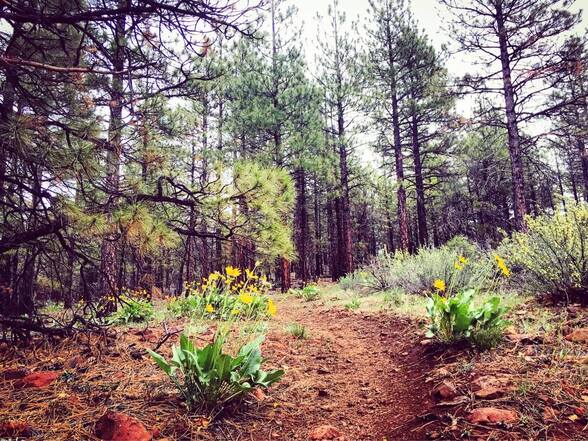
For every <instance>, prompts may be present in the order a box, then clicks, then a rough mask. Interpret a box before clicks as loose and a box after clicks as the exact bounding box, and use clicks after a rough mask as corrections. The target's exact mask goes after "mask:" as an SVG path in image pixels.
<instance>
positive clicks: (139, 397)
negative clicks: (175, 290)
mask: <svg viewBox="0 0 588 441" xmlns="http://www.w3.org/2000/svg"><path fill="white" fill-rule="evenodd" d="M278 308H279V314H278V317H277V319H276V320H277V321H278V326H276V325H275V324H274V326H273V327H272V330H271V331H270V332H269V334H268V336H267V339H266V342H265V343H264V345H263V347H262V350H263V353H264V356H265V357H266V358H267V364H268V366H269V367H272V368H273V367H283V368H284V369H285V370H286V375H285V377H284V379H283V381H281V382H280V383H278V384H277V385H275V386H274V387H272V388H271V390H270V391H269V392H268V394H267V396H263V395H261V394H260V395H258V396H257V398H255V397H250V398H248V399H247V400H246V401H247V402H246V403H245V404H244V405H243V406H241V407H240V408H239V410H238V411H237V412H234V413H231V412H228V413H227V415H225V417H224V418H222V419H219V420H218V421H215V422H213V423H211V424H209V422H208V420H207V419H206V418H203V417H202V416H198V415H190V414H187V413H186V411H185V408H184V407H183V404H182V402H181V400H180V399H179V396H178V394H177V392H176V391H175V390H174V389H173V388H171V387H170V383H169V381H167V379H166V378H165V377H164V375H163V373H162V372H160V371H159V370H158V369H157V368H156V367H155V366H154V365H153V363H152V361H151V359H150V358H149V357H148V356H146V355H145V354H144V352H143V351H142V349H143V348H152V347H153V346H154V345H155V344H156V343H157V342H158V341H159V339H160V338H161V334H162V330H161V329H158V328H150V329H148V330H147V331H146V332H137V331H131V330H120V329H119V330H118V332H117V336H116V338H112V337H109V336H101V337H98V336H91V337H86V336H80V337H78V338H76V339H71V340H67V341H63V342H61V343H60V344H58V345H52V344H49V343H39V344H37V345H36V346H33V347H29V348H26V349H25V348H13V347H11V346H8V345H4V346H3V347H2V349H1V352H0V357H1V361H2V364H1V365H2V368H1V369H0V370H1V371H2V372H4V375H5V378H4V379H3V380H0V429H2V424H4V429H6V428H8V430H12V429H14V430H17V429H19V428H21V429H26V430H24V432H23V435H25V436H26V437H27V439H31V440H35V441H40V440H51V441H66V440H67V441H76V440H97V439H98V438H97V437H96V435H95V433H96V432H95V425H96V422H97V421H98V420H99V419H100V417H101V416H103V415H105V413H106V412H107V411H108V410H112V411H117V412H122V413H124V414H125V415H129V416H131V417H133V418H137V419H138V420H139V421H141V422H142V423H143V424H144V426H145V427H146V429H147V430H148V432H149V433H152V435H153V436H152V437H153V439H154V440H163V439H166V440H177V441H180V440H181V441H183V440H212V439H214V440H292V439H301V440H305V439H346V440H383V439H387V440H388V441H391V440H396V439H398V440H401V439H406V440H411V439H423V438H425V435H424V432H423V430H425V431H426V427H425V428H424V429H422V430H421V429H420V427H421V426H422V425H423V424H424V425H425V426H426V425H427V422H426V420H423V419H421V418H419V416H421V415H428V410H429V407H430V406H431V404H432V401H431V399H430V398H429V389H430V386H429V385H427V384H426V383H425V382H424V379H425V377H426V375H427V373H428V371H429V370H430V368H431V366H430V365H429V364H428V363H429V362H430V361H431V360H430V359H429V358H427V357H424V356H423V355H424V348H423V347H422V346H421V345H419V344H418V341H417V333H416V332H415V331H416V328H415V325H414V324H411V322H410V321H408V320H405V319H399V318H393V317H389V316H385V315H379V314H371V315H363V314H361V313H351V312H347V311H341V310H327V309H323V308H320V307H317V306H316V303H312V302H310V303H304V302H301V301H299V300H294V299H291V298H288V299H284V300H281V301H280V302H279V304H278ZM292 322H298V323H301V324H304V325H305V326H306V328H307V330H308V332H309V334H310V336H309V338H308V339H306V340H298V339H296V338H294V337H293V336H291V335H289V334H288V333H286V332H285V331H284V330H283V329H282V326H279V325H284V326H285V325H286V324H288V323H292ZM175 325H176V326H180V325H181V324H180V323H175ZM211 336H212V332H209V333H208V334H206V335H203V336H200V337H199V339H201V340H202V343H205V341H207V340H210V338H211ZM176 343H177V335H176V336H174V337H172V338H170V339H169V340H168V341H167V342H166V343H165V345H164V346H163V347H162V349H161V350H162V351H163V352H164V353H168V352H169V349H170V348H171V346H172V345H173V344H176ZM23 367H25V368H27V369H28V370H29V371H35V372H41V371H51V372H58V373H59V377H58V378H54V377H55V376H54V375H50V376H49V377H50V378H48V380H49V382H48V384H44V385H43V386H42V387H34V386H30V387H27V386H26V385H23V384H22V378H21V379H20V380H19V379H18V378H19V377H22V375H23V374H24V373H25V372H22V370H21V371H19V369H22V368H23ZM329 426H330V427H329ZM15 433H16V432H15Z"/></svg>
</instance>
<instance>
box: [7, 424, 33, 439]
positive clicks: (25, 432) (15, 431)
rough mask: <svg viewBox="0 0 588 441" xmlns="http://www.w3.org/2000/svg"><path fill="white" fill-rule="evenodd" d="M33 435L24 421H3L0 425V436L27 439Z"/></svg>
mask: <svg viewBox="0 0 588 441" xmlns="http://www.w3.org/2000/svg"><path fill="white" fill-rule="evenodd" d="M32 434H33V429H32V428H31V426H30V425H29V424H28V423H25V422H24V421H10V420H9V421H4V422H2V423H0V436H2V437H4V436H10V437H12V436H15V437H24V438H26V437H29V436H31V435H32Z"/></svg>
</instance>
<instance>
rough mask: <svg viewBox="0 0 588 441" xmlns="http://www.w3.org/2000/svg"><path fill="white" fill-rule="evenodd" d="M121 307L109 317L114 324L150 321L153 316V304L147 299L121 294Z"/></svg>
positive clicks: (109, 320)
mask: <svg viewBox="0 0 588 441" xmlns="http://www.w3.org/2000/svg"><path fill="white" fill-rule="evenodd" d="M120 301H121V307H120V308H119V309H118V310H117V311H116V312H115V313H114V314H112V315H111V316H110V317H109V318H108V322H109V323H112V324H128V323H139V322H144V321H148V320H150V319H151V318H153V314H154V312H153V305H152V304H151V302H150V301H148V300H145V299H133V298H130V297H126V296H121V298H120Z"/></svg>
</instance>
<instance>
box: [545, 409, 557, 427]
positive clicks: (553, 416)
mask: <svg viewBox="0 0 588 441" xmlns="http://www.w3.org/2000/svg"><path fill="white" fill-rule="evenodd" d="M556 420H557V411H556V410H555V409H554V408H553V407H549V406H546V407H545V409H543V421H544V422H546V423H547V422H551V421H556Z"/></svg>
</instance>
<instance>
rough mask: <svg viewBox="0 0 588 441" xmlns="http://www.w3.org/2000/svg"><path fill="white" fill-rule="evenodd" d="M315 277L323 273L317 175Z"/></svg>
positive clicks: (315, 184) (315, 182) (315, 191)
mask: <svg viewBox="0 0 588 441" xmlns="http://www.w3.org/2000/svg"><path fill="white" fill-rule="evenodd" d="M313 190H314V240H315V245H314V277H315V278H317V279H318V278H320V277H321V276H322V275H323V260H322V252H323V250H322V234H321V233H322V232H321V228H322V227H321V212H320V204H319V191H318V184H317V180H316V176H315V177H314V189H313Z"/></svg>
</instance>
